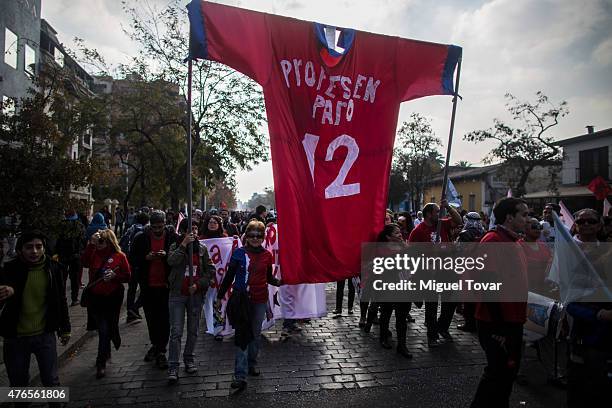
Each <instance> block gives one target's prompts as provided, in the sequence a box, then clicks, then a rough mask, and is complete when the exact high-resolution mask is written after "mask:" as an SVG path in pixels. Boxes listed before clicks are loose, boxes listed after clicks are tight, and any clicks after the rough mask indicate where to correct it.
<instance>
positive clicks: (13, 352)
mask: <svg viewBox="0 0 612 408" xmlns="http://www.w3.org/2000/svg"><path fill="white" fill-rule="evenodd" d="M55 344H56V343H55V334H54V333H43V334H39V335H37V336H24V337H16V338H5V339H4V350H3V351H4V364H5V365H6V373H7V374H8V378H9V383H10V386H11V387H27V386H28V385H30V357H31V356H32V354H34V356H35V357H36V361H38V369H39V371H40V381H41V382H42V384H43V385H44V386H45V387H56V386H58V385H59V377H58V375H57V349H56V345H55Z"/></svg>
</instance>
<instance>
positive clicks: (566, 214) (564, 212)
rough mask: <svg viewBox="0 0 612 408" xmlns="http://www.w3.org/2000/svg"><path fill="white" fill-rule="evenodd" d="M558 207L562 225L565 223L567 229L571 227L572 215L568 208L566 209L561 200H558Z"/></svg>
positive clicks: (572, 222)
mask: <svg viewBox="0 0 612 408" xmlns="http://www.w3.org/2000/svg"><path fill="white" fill-rule="evenodd" d="M559 207H561V211H560V212H561V217H562V218H561V222H563V225H565V226H566V227H567V229H572V225H574V216H573V215H572V213H571V212H570V210H568V209H567V207H566V206H565V204H563V201H559Z"/></svg>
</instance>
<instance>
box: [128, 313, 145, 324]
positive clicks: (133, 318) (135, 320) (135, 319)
mask: <svg viewBox="0 0 612 408" xmlns="http://www.w3.org/2000/svg"><path fill="white" fill-rule="evenodd" d="M141 321H142V318H141V317H137V316H132V315H130V314H129V313H128V315H127V317H126V318H125V324H130V323H140V322H141Z"/></svg>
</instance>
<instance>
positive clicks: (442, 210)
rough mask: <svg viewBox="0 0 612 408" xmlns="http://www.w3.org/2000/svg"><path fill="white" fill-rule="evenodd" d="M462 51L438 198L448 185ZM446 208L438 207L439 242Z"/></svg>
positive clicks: (443, 196) (437, 230)
mask: <svg viewBox="0 0 612 408" xmlns="http://www.w3.org/2000/svg"><path fill="white" fill-rule="evenodd" d="M462 54H463V52H462V53H461V54H460V55H459V59H458V61H457V74H456V77H455V94H454V96H453V111H452V114H451V122H450V130H449V132H448V147H447V148H446V161H445V164H444V177H443V181H442V194H441V198H440V200H443V199H445V198H446V189H447V185H448V167H449V165H450V155H451V148H452V145H453V133H454V131H455V115H456V112H457V99H458V98H459V78H460V76H461V60H462V58H463V55H462ZM445 213H446V209H445V208H440V214H439V216H438V224H437V225H436V242H441V241H442V239H441V237H440V232H441V230H442V217H443V216H444V215H445Z"/></svg>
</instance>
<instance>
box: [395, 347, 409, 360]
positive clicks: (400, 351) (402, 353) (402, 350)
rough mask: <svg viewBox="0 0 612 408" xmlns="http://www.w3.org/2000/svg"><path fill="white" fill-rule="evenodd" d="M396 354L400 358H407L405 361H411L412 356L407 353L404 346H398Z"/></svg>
mask: <svg viewBox="0 0 612 408" xmlns="http://www.w3.org/2000/svg"><path fill="white" fill-rule="evenodd" d="M397 354H399V355H400V356H402V357H404V358H407V359H411V358H412V354H410V352H409V351H408V349H407V348H406V346H403V347H402V346H399V347H398V348H397Z"/></svg>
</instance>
